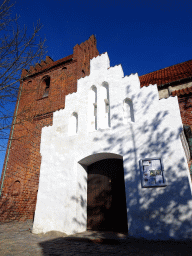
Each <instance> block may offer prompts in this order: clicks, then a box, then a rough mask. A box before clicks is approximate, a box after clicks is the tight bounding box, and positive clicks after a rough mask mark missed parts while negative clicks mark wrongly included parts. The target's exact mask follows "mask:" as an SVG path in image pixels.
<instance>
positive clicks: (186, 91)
mask: <svg viewBox="0 0 192 256" xmlns="http://www.w3.org/2000/svg"><path fill="white" fill-rule="evenodd" d="M189 93H192V86H191V87H188V88H185V89H180V90H175V91H173V92H171V96H176V95H177V96H182V95H186V94H189Z"/></svg>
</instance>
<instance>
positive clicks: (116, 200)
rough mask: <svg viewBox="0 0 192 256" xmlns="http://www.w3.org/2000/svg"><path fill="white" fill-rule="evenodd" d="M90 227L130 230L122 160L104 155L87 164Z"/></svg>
mask: <svg viewBox="0 0 192 256" xmlns="http://www.w3.org/2000/svg"><path fill="white" fill-rule="evenodd" d="M87 228H88V229H92V230H107V231H118V232H127V211H126V201H125V184H124V171H123V160H121V159H105V160H101V161H98V162H96V163H93V164H91V165H90V166H89V167H88V188H87Z"/></svg>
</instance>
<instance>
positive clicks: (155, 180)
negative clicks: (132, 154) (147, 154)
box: [139, 158, 167, 188]
mask: <svg viewBox="0 0 192 256" xmlns="http://www.w3.org/2000/svg"><path fill="white" fill-rule="evenodd" d="M139 165H140V171H141V185H142V187H143V188H149V187H165V186H167V185H166V182H165V178H164V172H163V171H164V168H163V163H162V160H161V158H145V159H141V160H140V161H139Z"/></svg>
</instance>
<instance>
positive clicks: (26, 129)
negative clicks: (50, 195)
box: [0, 35, 99, 222]
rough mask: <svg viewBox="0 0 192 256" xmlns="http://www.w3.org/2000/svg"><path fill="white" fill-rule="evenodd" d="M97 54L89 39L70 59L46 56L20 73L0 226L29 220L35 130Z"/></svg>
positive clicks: (35, 175)
mask: <svg viewBox="0 0 192 256" xmlns="http://www.w3.org/2000/svg"><path fill="white" fill-rule="evenodd" d="M98 54H99V53H98V50H97V47H96V39H95V37H94V36H93V35H92V36H91V37H90V38H89V39H88V40H87V41H85V42H83V43H81V44H80V45H78V44H77V45H75V47H74V48H73V54H72V55H70V56H67V57H65V58H63V59H61V60H59V61H55V62H54V61H53V60H52V59H51V58H50V57H48V56H47V57H46V60H45V61H41V63H40V64H36V65H35V67H30V70H29V71H27V70H25V69H24V70H23V71H22V78H23V80H22V82H21V84H20V91H19V94H18V99H17V104H16V108H15V116H16V118H14V119H13V123H12V128H11V132H10V138H9V143H8V148H7V152H6V156H5V162H4V166H3V171H2V177H1V183H0V185H1V187H2V193H1V199H0V222H7V221H12V220H26V219H33V216H34V212H35V206H36V200H37V191H38V183H39V171H40V165H41V155H40V140H41V129H42V127H44V126H49V125H52V118H53V112H54V111H56V110H59V109H62V108H64V107H65V96H66V95H67V94H70V93H73V92H76V90H77V79H79V78H81V77H84V76H87V75H89V73H90V59H92V58H93V57H96V56H97V55H98ZM46 77H49V78H50V86H49V89H48V97H43V94H44V92H45V89H46V82H45V78H46ZM9 145H10V146H9ZM9 147H10V150H9ZM2 183H3V184H2Z"/></svg>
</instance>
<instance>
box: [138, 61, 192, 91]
mask: <svg viewBox="0 0 192 256" xmlns="http://www.w3.org/2000/svg"><path fill="white" fill-rule="evenodd" d="M191 76H192V60H189V61H186V62H183V63H179V64H176V65H173V66H170V67H167V68H163V69H160V70H157V71H154V72H151V73H149V74H146V75H142V76H140V83H141V87H143V86H148V85H149V84H157V86H159V85H164V84H167V83H171V82H174V81H177V80H180V79H183V78H188V77H191Z"/></svg>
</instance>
